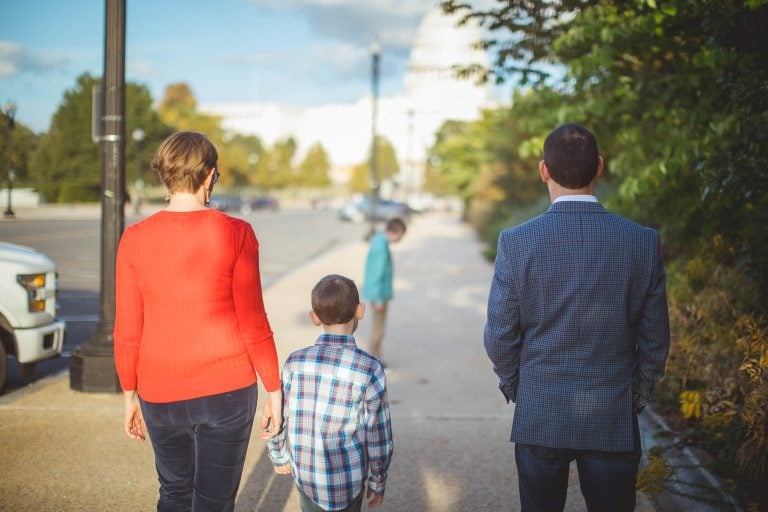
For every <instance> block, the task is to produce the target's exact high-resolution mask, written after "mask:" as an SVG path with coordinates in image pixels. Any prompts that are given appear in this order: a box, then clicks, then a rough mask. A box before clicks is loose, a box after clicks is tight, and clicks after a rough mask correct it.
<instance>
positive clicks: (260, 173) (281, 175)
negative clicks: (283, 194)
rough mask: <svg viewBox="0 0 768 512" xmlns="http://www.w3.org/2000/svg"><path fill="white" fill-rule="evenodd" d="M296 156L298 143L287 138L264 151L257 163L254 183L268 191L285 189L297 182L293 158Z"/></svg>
mask: <svg viewBox="0 0 768 512" xmlns="http://www.w3.org/2000/svg"><path fill="white" fill-rule="evenodd" d="M295 155H296V141H295V140H294V139H293V138H290V137H289V138H287V139H284V140H280V141H277V142H276V143H275V144H274V146H272V147H271V148H270V149H269V150H268V151H264V152H263V153H262V155H261V157H260V158H259V160H258V162H257V163H256V169H255V173H254V175H253V182H254V183H255V184H256V185H257V186H258V187H261V188H264V189H266V190H272V189H281V188H285V187H287V186H289V185H291V184H292V183H294V181H295V175H294V168H293V158H294V156H295Z"/></svg>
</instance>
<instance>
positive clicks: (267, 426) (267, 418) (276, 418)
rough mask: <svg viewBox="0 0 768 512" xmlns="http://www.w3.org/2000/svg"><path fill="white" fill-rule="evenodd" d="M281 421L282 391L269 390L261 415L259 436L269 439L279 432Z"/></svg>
mask: <svg viewBox="0 0 768 512" xmlns="http://www.w3.org/2000/svg"><path fill="white" fill-rule="evenodd" d="M282 423H283V392H282V391H281V390H279V389H278V390H277V391H270V392H269V399H267V403H265V404H264V410H263V412H262V416H261V429H262V433H261V438H262V439H270V438H272V437H275V436H276V435H277V434H278V432H280V427H281V426H282Z"/></svg>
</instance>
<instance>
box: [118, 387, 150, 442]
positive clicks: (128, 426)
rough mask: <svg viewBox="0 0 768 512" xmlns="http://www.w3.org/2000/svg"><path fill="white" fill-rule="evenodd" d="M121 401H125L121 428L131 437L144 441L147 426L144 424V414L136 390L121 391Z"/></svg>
mask: <svg viewBox="0 0 768 512" xmlns="http://www.w3.org/2000/svg"><path fill="white" fill-rule="evenodd" d="M123 401H124V403H125V416H124V419H123V429H124V430H125V433H126V435H127V436H128V437H130V438H131V439H136V440H137V441H144V440H145V439H146V434H147V426H146V425H145V424H144V416H143V415H142V414H141V407H140V406H139V400H138V395H137V394H136V390H133V391H123Z"/></svg>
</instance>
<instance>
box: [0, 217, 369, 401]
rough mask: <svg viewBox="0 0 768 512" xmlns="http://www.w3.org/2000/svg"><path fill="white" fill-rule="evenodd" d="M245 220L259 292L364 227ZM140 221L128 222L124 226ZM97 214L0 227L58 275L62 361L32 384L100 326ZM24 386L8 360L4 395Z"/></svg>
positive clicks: (326, 221)
mask: <svg viewBox="0 0 768 512" xmlns="http://www.w3.org/2000/svg"><path fill="white" fill-rule="evenodd" d="M242 217H243V218H244V219H246V220H248V221H249V222H250V223H251V224H252V225H253V228H254V231H255V232H256V236H257V237H258V239H259V241H260V243H261V250H260V259H261V261H260V264H261V272H262V280H263V285H264V287H265V288H266V287H268V286H270V285H271V284H272V283H274V282H275V281H276V280H277V279H279V278H280V277H281V276H282V275H284V274H285V273H286V272H288V271H290V270H292V269H294V268H296V267H297V266H300V265H302V264H304V263H306V262H308V261H310V260H312V259H313V258H315V257H317V256H318V255H320V254H322V253H323V252H325V251H327V250H328V249H331V248H333V247H335V246H338V245H340V244H344V243H347V242H350V241H354V240H360V239H362V237H363V236H364V234H365V232H366V230H367V226H366V225H363V224H353V223H349V222H342V221H340V220H338V219H337V216H336V212H334V211H330V210H327V211H316V210H308V209H305V210H302V209H288V210H281V211H278V212H255V213H252V214H249V215H245V216H242ZM138 220H140V218H138V217H129V218H128V219H127V220H126V223H127V224H132V223H133V222H136V221H138ZM100 226H101V224H100V221H99V219H98V209H97V208H91V209H90V210H87V209H86V210H78V211H77V212H68V211H66V210H64V211H62V210H55V209H51V210H50V214H48V215H45V214H41V213H39V212H36V213H35V214H34V215H27V216H25V215H23V214H20V215H18V218H17V219H16V220H14V221H3V222H0V240H2V241H4V242H12V243H17V244H22V245H27V246H29V247H33V248H35V249H37V250H39V251H42V252H43V253H45V254H47V255H48V256H49V257H51V258H52V259H53V260H54V261H55V262H56V265H57V268H58V272H59V286H60V291H59V316H60V317H61V318H63V319H64V320H66V321H67V338H66V342H65V346H64V357H61V358H56V359H51V360H47V361H43V362H41V363H40V364H39V365H38V370H37V373H36V376H35V378H36V379H40V378H42V377H43V376H46V375H50V374H52V373H56V372H58V371H60V370H63V369H65V368H67V367H68V365H69V354H70V353H71V352H72V351H73V350H74V349H75V347H77V346H78V345H80V344H81V343H84V342H86V341H88V339H90V336H91V335H92V334H93V331H94V330H95V328H96V325H97V323H98V320H99V317H98V315H99V279H100V275H101V274H100V270H99V269H100V242H99V236H100V230H101V227H100ZM22 386H24V383H23V382H22V380H21V378H20V375H19V370H18V365H17V364H16V361H15V360H14V359H13V358H10V360H9V368H8V380H7V382H6V386H5V393H8V392H11V391H13V390H15V389H18V388H20V387H22Z"/></svg>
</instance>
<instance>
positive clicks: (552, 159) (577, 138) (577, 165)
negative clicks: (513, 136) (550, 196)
mask: <svg viewBox="0 0 768 512" xmlns="http://www.w3.org/2000/svg"><path fill="white" fill-rule="evenodd" d="M599 156H600V155H599V153H598V149H597V140H596V139H595V136H594V135H592V132H590V131H589V130H587V129H586V128H584V127H583V126H581V125H579V124H574V123H570V124H564V125H561V126H558V127H557V128H555V129H554V130H553V131H552V133H550V134H549V135H548V136H547V138H546V140H544V163H545V164H546V166H547V169H548V170H549V175H550V177H551V178H552V179H553V180H555V183H557V184H558V185H560V186H562V187H565V188H569V189H579V188H584V187H586V186H587V185H589V184H590V183H591V182H592V180H593V179H594V178H595V175H597V167H598V163H599Z"/></svg>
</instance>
